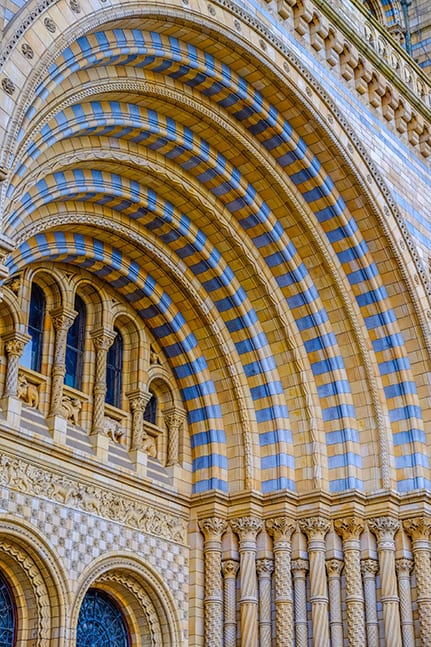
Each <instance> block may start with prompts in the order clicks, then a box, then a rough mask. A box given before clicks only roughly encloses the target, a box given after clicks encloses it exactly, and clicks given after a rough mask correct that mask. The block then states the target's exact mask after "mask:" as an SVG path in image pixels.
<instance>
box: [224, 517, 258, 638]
mask: <svg viewBox="0 0 431 647" xmlns="http://www.w3.org/2000/svg"><path fill="white" fill-rule="evenodd" d="M230 523H231V526H232V530H233V531H234V532H235V533H236V534H237V535H238V537H239V554H240V583H241V589H240V615H241V645H243V646H244V647H258V645H259V638H258V624H257V577H256V536H257V534H258V533H259V532H260V530H262V528H263V521H262V520H261V519H258V518H257V517H240V518H238V519H232V521H231V522H230Z"/></svg>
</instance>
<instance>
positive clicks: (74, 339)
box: [64, 295, 86, 389]
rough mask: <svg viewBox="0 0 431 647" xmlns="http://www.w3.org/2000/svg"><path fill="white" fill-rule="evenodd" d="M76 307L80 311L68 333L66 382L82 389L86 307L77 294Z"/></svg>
mask: <svg viewBox="0 0 431 647" xmlns="http://www.w3.org/2000/svg"><path fill="white" fill-rule="evenodd" d="M74 308H75V310H76V312H77V313H78V314H77V315H76V317H75V319H74V321H73V324H72V325H71V326H70V328H69V330H68V333H67V343H66V374H65V377H64V383H65V384H66V385H67V386H71V387H73V388H74V389H81V385H82V370H83V365H84V349H85V320H86V308H85V304H84V302H83V300H82V299H81V297H79V296H78V295H76V297H75V304H74Z"/></svg>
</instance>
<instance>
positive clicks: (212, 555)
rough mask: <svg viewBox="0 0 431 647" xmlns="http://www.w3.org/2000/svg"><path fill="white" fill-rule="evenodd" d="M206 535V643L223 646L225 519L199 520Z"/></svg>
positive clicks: (214, 646) (217, 646) (209, 646)
mask: <svg viewBox="0 0 431 647" xmlns="http://www.w3.org/2000/svg"><path fill="white" fill-rule="evenodd" d="M199 528H200V529H201V531H202V533H203V534H204V537H205V544H204V560H205V599H204V609H205V645H208V647H223V581H222V571H221V566H222V565H221V553H222V547H221V537H222V534H223V533H224V532H225V530H226V528H227V522H226V521H225V520H224V519H219V518H217V517H214V518H212V519H204V520H203V521H200V522H199Z"/></svg>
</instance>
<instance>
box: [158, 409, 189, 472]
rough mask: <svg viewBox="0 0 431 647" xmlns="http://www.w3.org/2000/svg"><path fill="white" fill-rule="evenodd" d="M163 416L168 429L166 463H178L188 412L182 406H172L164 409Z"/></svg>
mask: <svg viewBox="0 0 431 647" xmlns="http://www.w3.org/2000/svg"><path fill="white" fill-rule="evenodd" d="M163 418H164V421H165V425H166V429H167V430H168V455H167V459H166V465H177V464H178V462H179V457H180V435H181V432H182V430H183V425H184V421H185V419H186V412H185V411H184V409H180V407H172V408H171V409H166V410H165V411H163Z"/></svg>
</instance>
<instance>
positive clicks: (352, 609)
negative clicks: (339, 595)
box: [334, 517, 366, 647]
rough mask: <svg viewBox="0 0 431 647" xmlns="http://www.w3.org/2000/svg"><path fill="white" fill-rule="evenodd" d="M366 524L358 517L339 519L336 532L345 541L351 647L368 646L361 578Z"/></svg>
mask: <svg viewBox="0 0 431 647" xmlns="http://www.w3.org/2000/svg"><path fill="white" fill-rule="evenodd" d="M364 525H365V524H364V522H363V521H362V519H359V518H358V517H350V518H347V519H337V520H336V521H335V523H334V527H335V531H336V532H337V533H338V534H339V535H340V536H341V538H342V539H343V551H344V574H345V577H346V606H347V641H348V644H349V647H362V646H363V645H365V644H366V638H365V613H364V611H365V610H364V594H363V591H362V577H361V545H360V542H359V537H360V535H361V534H362V532H363V530H364Z"/></svg>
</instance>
